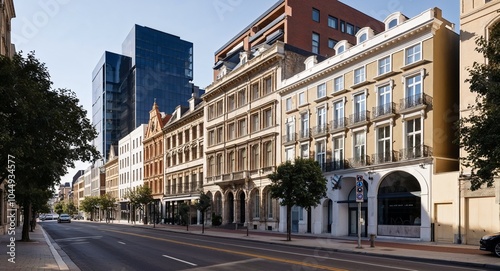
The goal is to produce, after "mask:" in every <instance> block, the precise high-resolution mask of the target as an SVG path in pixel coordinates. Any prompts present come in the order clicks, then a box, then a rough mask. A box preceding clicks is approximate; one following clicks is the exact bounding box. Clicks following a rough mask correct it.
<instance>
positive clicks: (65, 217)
mask: <svg viewBox="0 0 500 271" xmlns="http://www.w3.org/2000/svg"><path fill="white" fill-rule="evenodd" d="M62 222H68V223H71V217H70V216H69V215H68V214H61V215H60V216H59V218H58V219H57V223H62Z"/></svg>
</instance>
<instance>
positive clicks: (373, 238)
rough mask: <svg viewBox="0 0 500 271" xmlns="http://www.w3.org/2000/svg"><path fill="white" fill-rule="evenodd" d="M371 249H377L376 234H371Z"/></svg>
mask: <svg viewBox="0 0 500 271" xmlns="http://www.w3.org/2000/svg"><path fill="white" fill-rule="evenodd" d="M370 247H375V234H370Z"/></svg>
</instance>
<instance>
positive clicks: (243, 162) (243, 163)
mask: <svg viewBox="0 0 500 271" xmlns="http://www.w3.org/2000/svg"><path fill="white" fill-rule="evenodd" d="M239 154H240V157H239V170H246V169H247V150H246V149H241V150H240V152H239Z"/></svg>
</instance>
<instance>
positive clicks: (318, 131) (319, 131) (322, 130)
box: [312, 123, 328, 137]
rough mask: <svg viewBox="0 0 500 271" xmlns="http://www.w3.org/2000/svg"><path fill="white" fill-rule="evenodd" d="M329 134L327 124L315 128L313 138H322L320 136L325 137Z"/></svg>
mask: <svg viewBox="0 0 500 271" xmlns="http://www.w3.org/2000/svg"><path fill="white" fill-rule="evenodd" d="M327 134H328V126H327V125H326V123H324V124H321V125H318V126H315V127H313V128H312V136H313V137H320V136H325V135H327Z"/></svg>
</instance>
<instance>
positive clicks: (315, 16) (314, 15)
mask: <svg viewBox="0 0 500 271" xmlns="http://www.w3.org/2000/svg"><path fill="white" fill-rule="evenodd" d="M312 20H313V21H315V22H319V10H317V9H315V8H313V9H312Z"/></svg>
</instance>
